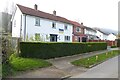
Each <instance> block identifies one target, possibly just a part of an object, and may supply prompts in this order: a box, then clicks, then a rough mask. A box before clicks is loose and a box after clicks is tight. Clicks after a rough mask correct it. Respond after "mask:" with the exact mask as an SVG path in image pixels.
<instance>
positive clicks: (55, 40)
mask: <svg viewBox="0 0 120 80" xmlns="http://www.w3.org/2000/svg"><path fill="white" fill-rule="evenodd" d="M50 42H57V35H55V34H50Z"/></svg>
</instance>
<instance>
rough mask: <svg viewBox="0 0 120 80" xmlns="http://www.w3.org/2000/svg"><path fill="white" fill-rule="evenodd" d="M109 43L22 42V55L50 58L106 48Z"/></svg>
mask: <svg viewBox="0 0 120 80" xmlns="http://www.w3.org/2000/svg"><path fill="white" fill-rule="evenodd" d="M105 49H107V43H103V42H101V43H97V42H96V43H92V42H90V43H88V42H87V43H41V42H20V50H21V55H20V56H21V57H29V58H41V59H49V58H55V57H62V56H71V55H75V54H80V53H86V52H91V51H98V50H105Z"/></svg>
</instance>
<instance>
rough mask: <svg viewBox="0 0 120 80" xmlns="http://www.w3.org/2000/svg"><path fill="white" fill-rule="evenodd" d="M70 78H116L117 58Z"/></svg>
mask: <svg viewBox="0 0 120 80" xmlns="http://www.w3.org/2000/svg"><path fill="white" fill-rule="evenodd" d="M119 58H120V56H119ZM119 60H120V59H119ZM71 78H118V57H114V58H112V59H109V60H107V61H105V62H103V63H102V64H99V65H98V66H96V67H93V68H91V69H89V70H88V71H87V72H85V73H83V74H78V75H76V76H73V77H71Z"/></svg>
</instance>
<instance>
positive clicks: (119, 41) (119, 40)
mask: <svg viewBox="0 0 120 80" xmlns="http://www.w3.org/2000/svg"><path fill="white" fill-rule="evenodd" d="M117 47H120V39H117Z"/></svg>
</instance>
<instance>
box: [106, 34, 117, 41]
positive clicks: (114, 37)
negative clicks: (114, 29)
mask: <svg viewBox="0 0 120 80" xmlns="http://www.w3.org/2000/svg"><path fill="white" fill-rule="evenodd" d="M116 38H117V37H116V36H115V35H113V34H109V35H108V38H107V40H112V41H114V40H115V39H116Z"/></svg>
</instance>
